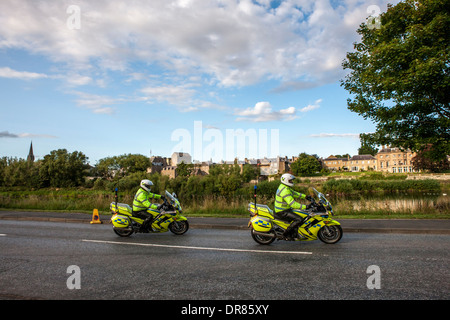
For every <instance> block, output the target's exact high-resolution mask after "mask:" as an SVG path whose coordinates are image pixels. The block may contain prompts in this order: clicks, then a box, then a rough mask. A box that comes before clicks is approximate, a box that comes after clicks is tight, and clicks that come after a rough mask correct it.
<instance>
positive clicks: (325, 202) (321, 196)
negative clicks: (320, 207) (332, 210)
mask: <svg viewBox="0 0 450 320" xmlns="http://www.w3.org/2000/svg"><path fill="white" fill-rule="evenodd" d="M313 190H314V193H315V194H316V195H317V197H318V198H319V200H322V201H323V203H324V204H325V205H330V202H329V201H328V200H327V198H325V196H324V195H323V193H321V192H319V191H317V190H316V189H315V188H313Z"/></svg>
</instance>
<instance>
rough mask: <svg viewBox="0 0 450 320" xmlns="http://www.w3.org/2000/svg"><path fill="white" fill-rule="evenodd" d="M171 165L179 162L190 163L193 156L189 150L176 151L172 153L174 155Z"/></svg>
mask: <svg viewBox="0 0 450 320" xmlns="http://www.w3.org/2000/svg"><path fill="white" fill-rule="evenodd" d="M171 161H172V163H171V165H172V166H177V165H178V164H179V163H182V162H184V163H186V164H190V163H192V157H191V155H190V154H189V153H187V152H174V153H172V157H171Z"/></svg>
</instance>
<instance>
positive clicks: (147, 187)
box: [140, 179, 153, 192]
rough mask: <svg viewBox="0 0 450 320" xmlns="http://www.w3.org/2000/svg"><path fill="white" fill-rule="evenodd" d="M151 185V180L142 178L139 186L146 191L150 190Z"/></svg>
mask: <svg viewBox="0 0 450 320" xmlns="http://www.w3.org/2000/svg"><path fill="white" fill-rule="evenodd" d="M151 186H153V182H151V181H150V180H148V179H144V180H142V181H141V184H140V187H141V188H142V189H144V190H145V191H147V192H150V187H151Z"/></svg>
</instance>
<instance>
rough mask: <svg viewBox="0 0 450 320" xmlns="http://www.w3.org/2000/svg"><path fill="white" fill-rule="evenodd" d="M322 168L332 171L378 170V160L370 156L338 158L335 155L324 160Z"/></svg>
mask: <svg viewBox="0 0 450 320" xmlns="http://www.w3.org/2000/svg"><path fill="white" fill-rule="evenodd" d="M322 166H323V167H324V168H326V169H328V170H330V171H351V172H359V171H369V170H374V171H376V170H377V159H376V158H375V157H374V156H372V155H370V154H361V155H356V156H353V157H351V158H350V157H346V158H337V157H335V156H333V155H331V156H329V157H328V158H326V159H323V160H322Z"/></svg>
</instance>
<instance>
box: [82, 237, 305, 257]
mask: <svg viewBox="0 0 450 320" xmlns="http://www.w3.org/2000/svg"><path fill="white" fill-rule="evenodd" d="M81 241H84V242H95V243H109V244H126V245H132V246H143V247H162V248H177V249H192V250H211V251H230V252H255V253H281V254H312V252H306V251H271V250H247V249H228V248H208V247H189V246H174V245H168V244H153V243H137V242H118V241H103V240H88V239H83V240H81Z"/></svg>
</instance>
